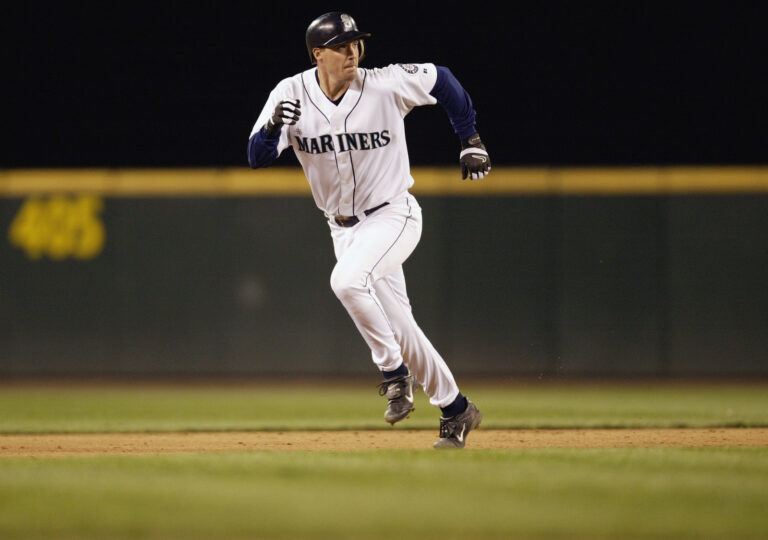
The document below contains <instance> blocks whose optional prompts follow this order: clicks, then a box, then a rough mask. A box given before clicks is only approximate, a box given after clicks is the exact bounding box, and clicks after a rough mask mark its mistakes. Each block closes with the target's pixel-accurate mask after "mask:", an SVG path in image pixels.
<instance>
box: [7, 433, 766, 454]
mask: <svg viewBox="0 0 768 540" xmlns="http://www.w3.org/2000/svg"><path fill="white" fill-rule="evenodd" d="M436 435H437V434H436V433H434V432H432V431H423V430H389V431H386V430H376V431H275V432H270V431H249V432H206V433H93V434H20V435H0V457H55V456H96V455H151V454H184V453H203V452H234V451H256V450H273V451H290V450H318V451H333V450H338V451H350V450H353V451H356V450H376V449H405V450H421V449H428V448H431V446H432V443H433V442H434V440H435V438H436ZM654 446H665V447H705V446H768V428H704V429H692V428H691V429H540V430H496V429H487V430H483V429H480V430H478V431H476V432H473V433H472V435H471V436H470V437H469V438H468V441H467V449H515V448H619V447H654Z"/></svg>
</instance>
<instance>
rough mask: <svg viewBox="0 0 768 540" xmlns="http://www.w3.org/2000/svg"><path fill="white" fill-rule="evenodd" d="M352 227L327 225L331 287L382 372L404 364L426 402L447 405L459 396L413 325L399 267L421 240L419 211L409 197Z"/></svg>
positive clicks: (445, 369) (442, 364)
mask: <svg viewBox="0 0 768 540" xmlns="http://www.w3.org/2000/svg"><path fill="white" fill-rule="evenodd" d="M359 217H360V222H359V223H358V224H357V225H355V226H353V227H341V226H339V225H338V224H336V222H335V221H334V220H333V218H330V219H329V220H328V224H329V226H330V229H331V237H332V238H333V247H334V251H335V253H336V260H337V263H336V266H335V267H334V269H333V273H332V274H331V288H332V289H333V292H334V293H335V294H336V296H337V297H338V298H339V300H340V301H341V303H342V304H343V305H344V307H345V308H346V310H347V312H348V313H349V315H350V317H352V321H354V323H355V326H357V329H358V330H359V331H360V334H361V335H362V336H363V339H365V341H366V343H367V344H368V346H369V347H370V349H371V356H372V357H373V361H374V363H375V364H376V365H377V367H378V368H379V369H380V370H382V371H393V370H395V369H397V368H398V367H400V365H401V363H403V362H405V365H406V366H407V367H408V370H409V371H410V372H411V373H412V374H413V375H414V376H415V378H416V381H417V382H418V383H419V384H420V385H421V386H422V387H423V388H424V391H425V392H426V394H427V395H428V396H429V401H430V403H431V404H432V405H434V406H436V407H446V406H447V405H449V404H450V403H451V402H453V400H454V399H456V396H457V395H458V393H459V388H458V386H457V385H456V382H455V380H454V378H453V374H452V373H451V370H450V369H449V368H448V366H447V364H446V363H445V361H444V360H443V358H442V357H441V356H440V354H439V353H438V352H437V350H435V348H434V347H433V346H432V343H430V341H429V340H428V339H427V337H426V336H425V335H424V332H422V330H421V328H419V326H418V324H416V320H415V319H414V318H413V314H412V311H411V303H410V301H409V300H408V294H407V292H406V288H405V275H404V274H403V263H404V262H405V260H406V259H407V258H408V257H409V256H410V254H411V253H412V252H413V250H414V249H415V248H416V245H417V244H418V243H419V239H420V238H421V227H422V221H421V207H420V206H419V204H418V202H417V201H416V199H415V198H414V197H413V195H411V194H410V193H407V192H406V193H404V194H402V195H401V196H398V197H396V198H395V199H394V200H392V201H390V204H388V205H387V206H384V207H383V208H380V209H379V210H377V211H376V212H374V213H372V214H371V215H370V216H359Z"/></svg>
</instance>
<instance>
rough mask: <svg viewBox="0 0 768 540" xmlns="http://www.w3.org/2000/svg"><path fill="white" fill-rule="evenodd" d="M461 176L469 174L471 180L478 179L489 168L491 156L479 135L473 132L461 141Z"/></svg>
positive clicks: (464, 176)
mask: <svg viewBox="0 0 768 540" xmlns="http://www.w3.org/2000/svg"><path fill="white" fill-rule="evenodd" d="M459 163H461V178H462V180H464V179H466V178H467V176H469V177H470V178H471V179H472V180H479V179H481V178H482V177H484V176H485V175H486V174H488V173H489V172H490V170H491V158H490V157H489V156H488V152H487V151H486V150H485V145H484V144H483V143H482V141H480V135H478V134H477V133H475V134H474V135H472V136H471V137H469V138H468V139H465V140H463V141H461V154H459Z"/></svg>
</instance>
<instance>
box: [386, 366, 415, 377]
mask: <svg viewBox="0 0 768 540" xmlns="http://www.w3.org/2000/svg"><path fill="white" fill-rule="evenodd" d="M408 373H410V372H409V371H408V367H407V366H406V365H405V364H400V367H399V368H397V369H396V370H394V371H382V372H381V374H382V375H384V379H385V380H387V379H394V378H395V377H400V376H402V375H408Z"/></svg>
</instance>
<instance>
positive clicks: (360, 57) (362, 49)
mask: <svg viewBox="0 0 768 540" xmlns="http://www.w3.org/2000/svg"><path fill="white" fill-rule="evenodd" d="M357 50H358V52H359V53H360V54H359V55H358V59H357V61H358V63H360V62H362V61H363V58H365V41H363V40H362V39H361V40H360V41H358V42H357Z"/></svg>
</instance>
